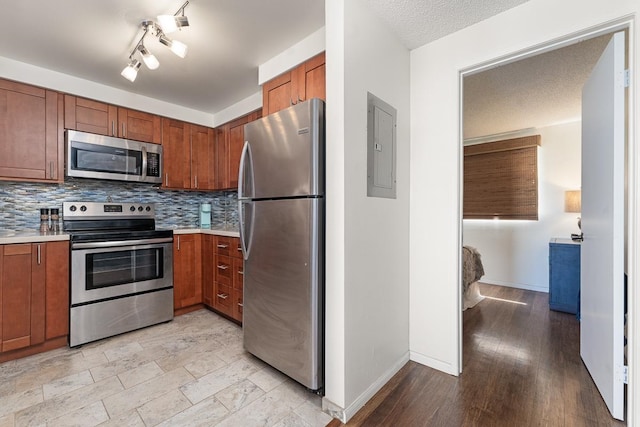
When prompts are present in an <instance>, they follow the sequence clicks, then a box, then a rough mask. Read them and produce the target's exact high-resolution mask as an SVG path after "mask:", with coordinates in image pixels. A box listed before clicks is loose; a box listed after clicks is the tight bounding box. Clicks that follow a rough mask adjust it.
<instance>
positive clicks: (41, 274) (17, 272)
mask: <svg viewBox="0 0 640 427" xmlns="http://www.w3.org/2000/svg"><path fill="white" fill-rule="evenodd" d="M44 252H45V246H44V244H33V245H32V244H30V243H25V244H16V245H4V246H3V247H2V261H1V262H2V267H0V274H1V276H0V295H1V296H0V316H1V321H0V325H1V327H2V335H1V337H0V343H1V351H10V350H15V349H19V348H23V347H28V346H30V345H34V344H38V343H41V342H43V341H44V333H45V327H44V320H45V305H44V304H45V269H44V263H43V261H44V256H46V255H45V254H44Z"/></svg>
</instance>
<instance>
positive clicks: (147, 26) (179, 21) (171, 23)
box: [120, 1, 189, 82]
mask: <svg viewBox="0 0 640 427" xmlns="http://www.w3.org/2000/svg"><path fill="white" fill-rule="evenodd" d="M188 4H189V2H188V1H187V2H185V3H184V4H183V5H182V6H180V9H178V11H177V12H176V13H175V14H173V15H158V22H157V23H156V22H154V21H151V20H145V21H142V23H141V24H140V26H141V28H142V29H143V31H144V33H143V34H142V36H141V37H140V39H139V40H138V43H136V45H135V47H134V48H133V50H132V51H131V53H130V54H129V65H127V66H126V67H125V69H124V70H122V73H120V74H121V75H122V76H123V77H124V78H126V79H127V80H129V81H130V82H133V81H134V80H135V79H136V77H137V75H138V70H139V69H140V66H141V63H140V61H139V60H137V59H135V58H134V57H133V56H134V55H135V54H136V52H138V53H139V54H140V56H141V57H142V61H144V64H145V65H146V66H147V68H149V69H150V70H155V69H157V68H158V67H159V66H160V62H159V61H158V59H157V58H156V57H155V56H154V55H153V54H152V53H151V52H149V50H148V49H147V48H146V47H145V45H144V38H145V37H146V36H147V34H149V33H151V34H153V35H155V36H156V37H158V41H159V42H160V43H162V44H163V45H165V46H167V47H168V48H169V49H171V51H172V52H173V53H175V54H176V55H178V56H179V57H180V58H184V57H185V56H186V55H187V45H186V44H184V43H182V42H180V41H178V40H172V39H170V38H169V37H167V36H166V35H165V33H169V32H172V31H175V30H177V29H178V28H181V27H187V26H189V19H188V18H187V17H186V16H184V9H185V7H187V5H188ZM179 14H180V15H179Z"/></svg>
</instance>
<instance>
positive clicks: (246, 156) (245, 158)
mask: <svg viewBox="0 0 640 427" xmlns="http://www.w3.org/2000/svg"><path fill="white" fill-rule="evenodd" d="M245 168H248V171H249V178H250V183H249V184H250V185H251V186H250V187H249V191H248V193H250V194H248V195H247V194H245V185H246V183H245V179H244V178H245ZM253 184H254V182H253V165H252V164H251V149H250V148H249V141H245V142H244V146H243V147H242V154H241V155H240V168H239V169H238V199H239V200H243V199H246V198H247V197H253V193H254V191H253Z"/></svg>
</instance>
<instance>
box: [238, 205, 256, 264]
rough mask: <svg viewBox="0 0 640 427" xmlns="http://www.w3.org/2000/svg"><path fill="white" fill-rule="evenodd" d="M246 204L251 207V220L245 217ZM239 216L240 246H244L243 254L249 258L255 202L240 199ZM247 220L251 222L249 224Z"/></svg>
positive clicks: (245, 257)
mask: <svg viewBox="0 0 640 427" xmlns="http://www.w3.org/2000/svg"><path fill="white" fill-rule="evenodd" d="M245 205H248V206H249V208H250V212H249V215H250V219H249V221H247V220H246V218H245ZM238 216H239V218H240V221H239V222H240V247H241V248H242V255H243V257H244V259H245V260H246V259H248V258H249V252H250V251H251V242H252V241H253V220H254V216H255V209H254V207H253V202H251V201H249V200H247V199H244V200H238ZM247 222H248V223H249V224H248V226H247Z"/></svg>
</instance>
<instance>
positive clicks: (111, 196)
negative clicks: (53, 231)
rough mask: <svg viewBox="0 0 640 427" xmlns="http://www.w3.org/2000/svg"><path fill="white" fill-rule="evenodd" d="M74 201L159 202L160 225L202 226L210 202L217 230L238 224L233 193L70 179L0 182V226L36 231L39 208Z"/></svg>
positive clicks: (158, 216)
mask: <svg viewBox="0 0 640 427" xmlns="http://www.w3.org/2000/svg"><path fill="white" fill-rule="evenodd" d="M70 201H87V202H107V201H112V202H114V203H118V202H123V203H124V202H136V203H155V204H156V227H158V228H172V227H182V228H198V209H199V205H200V203H211V227H212V228H227V229H237V228H238V209H237V206H238V204H237V194H236V192H234V191H219V192H202V191H172V190H160V189H159V188H158V187H155V186H152V185H149V184H140V183H127V182H117V181H98V180H90V179H79V178H78V179H73V178H68V179H67V180H66V181H65V182H64V183H63V184H41V183H30V182H8V181H6V182H5V181H0V229H8V230H37V229H38V228H39V226H40V208H60V209H61V211H62V202H70Z"/></svg>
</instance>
